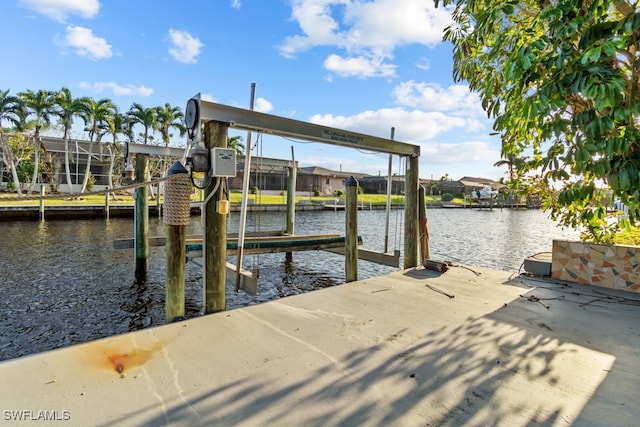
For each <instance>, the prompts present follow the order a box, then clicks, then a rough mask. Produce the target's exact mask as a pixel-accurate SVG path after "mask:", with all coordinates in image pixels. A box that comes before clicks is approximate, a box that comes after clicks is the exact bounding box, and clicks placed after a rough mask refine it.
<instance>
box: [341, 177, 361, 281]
mask: <svg viewBox="0 0 640 427" xmlns="http://www.w3.org/2000/svg"><path fill="white" fill-rule="evenodd" d="M344 185H345V187H346V196H345V197H346V201H345V221H346V224H345V230H346V231H345V236H344V237H345V240H344V249H345V252H344V274H345V278H346V281H347V282H354V281H356V280H358V181H357V180H356V179H355V178H354V177H352V176H350V177H349V179H347V180H346V181H345V183H344Z"/></svg>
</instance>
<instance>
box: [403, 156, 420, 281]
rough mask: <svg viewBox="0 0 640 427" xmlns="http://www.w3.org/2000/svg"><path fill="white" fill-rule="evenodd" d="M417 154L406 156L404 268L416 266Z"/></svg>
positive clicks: (417, 234)
mask: <svg viewBox="0 0 640 427" xmlns="http://www.w3.org/2000/svg"><path fill="white" fill-rule="evenodd" d="M418 160H419V158H418V156H409V157H408V158H407V171H406V173H405V199H404V200H405V202H404V268H405V269H406V268H413V267H417V266H418V236H419V235H420V233H419V232H418V230H419V228H418V185H419V180H418Z"/></svg>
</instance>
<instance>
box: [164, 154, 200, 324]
mask: <svg viewBox="0 0 640 427" xmlns="http://www.w3.org/2000/svg"><path fill="white" fill-rule="evenodd" d="M178 175H179V176H178ZM167 176H175V178H173V179H172V180H170V181H167V183H166V184H165V198H164V202H165V204H164V207H165V211H164V213H165V215H164V222H165V224H166V236H167V240H166V242H167V243H166V245H167V246H166V254H167V267H166V286H165V302H164V315H165V322H166V323H170V322H175V321H177V320H181V319H183V318H184V280H185V266H186V263H187V247H186V244H185V243H186V225H187V224H188V223H189V212H190V203H189V202H190V198H191V189H192V187H191V179H190V178H189V172H188V171H187V170H186V169H185V168H184V166H183V165H182V163H180V162H175V163H174V164H173V166H171V168H169V170H168V171H167ZM157 194H158V195H159V194H160V193H157Z"/></svg>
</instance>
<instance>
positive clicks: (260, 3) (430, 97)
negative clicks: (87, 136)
mask: <svg viewBox="0 0 640 427" xmlns="http://www.w3.org/2000/svg"><path fill="white" fill-rule="evenodd" d="M0 14H1V16H2V22H3V24H2V26H0V38H1V39H2V40H3V43H2V48H0V52H2V58H3V61H2V62H3V65H2V66H1V67H2V68H1V69H2V71H1V74H0V75H1V76H2V79H1V80H0V82H1V83H0V89H2V90H6V89H10V91H11V93H12V94H16V93H17V92H19V91H23V90H26V89H33V90H37V89H46V90H59V89H60V88H62V87H68V88H69V89H70V90H71V93H72V94H73V95H74V96H76V97H79V96H91V97H93V98H94V99H100V98H103V97H106V98H110V99H111V100H112V101H113V102H114V103H115V104H116V105H118V106H119V107H120V109H121V110H122V111H125V112H126V111H127V110H128V109H129V107H130V106H131V104H132V103H134V102H138V103H140V104H142V105H143V106H144V107H155V106H158V105H163V104H164V103H166V102H168V103H170V104H171V105H178V106H181V107H182V108H184V106H185V104H186V102H187V100H188V99H189V98H190V97H191V96H193V95H195V94H197V93H201V94H202V96H203V97H204V98H205V99H209V100H212V101H215V102H218V103H221V104H227V105H232V106H236V107H243V108H248V107H249V99H250V89H251V83H256V87H257V89H256V104H255V109H256V110H259V111H262V112H266V113H269V114H274V115H277V116H283V117H290V118H294V119H297V120H303V121H308V122H314V123H320V124H324V125H327V126H332V127H337V128H342V129H349V130H352V131H356V132H360V133H365V134H370V135H376V136H381V137H387V138H388V137H389V136H390V132H391V127H395V139H396V140H398V141H403V142H408V143H412V144H419V145H420V146H421V160H420V177H421V178H431V177H433V178H436V179H437V178H440V177H441V176H443V175H445V174H448V175H449V177H451V178H453V179H458V178H460V177H462V176H465V175H467V176H481V177H486V178H493V179H498V178H500V177H504V176H505V168H495V167H493V164H494V163H495V162H497V161H498V160H500V141H499V139H498V138H497V137H495V136H490V135H489V134H490V132H491V122H490V121H489V120H487V116H486V114H485V113H484V112H483V111H482V109H481V107H480V103H479V100H478V97H477V96H476V95H475V94H471V93H470V92H469V90H468V87H467V85H466V83H465V82H459V83H454V82H453V79H452V59H451V47H450V45H449V44H447V43H443V42H442V31H443V28H445V27H446V26H447V25H448V24H449V23H450V12H449V11H447V10H444V9H437V10H436V9H435V8H434V6H433V0H368V1H367V0H359V1H356V0H186V1H182V2H177V1H172V2H169V1H164V0H156V1H143V0H135V1H132V0H109V1H107V0H103V1H99V0H5V1H3V2H2V5H0ZM236 133H239V134H240V135H242V136H243V138H244V139H245V140H246V134H245V133H244V132H242V133H240V132H236ZM76 136H77V137H81V135H80V134H78V135H76ZM255 141H256V137H255V136H254V142H255ZM181 144H183V141H182V140H180V139H175V140H174V142H173V145H176V146H180V145H181ZM292 145H293V147H294V151H295V157H296V160H297V161H298V162H299V164H300V166H321V167H326V168H329V169H334V170H344V171H354V172H365V173H370V174H373V175H377V174H379V173H380V174H382V175H385V174H386V173H387V168H388V155H386V154H374V153H368V152H362V151H357V150H353V149H346V148H340V147H335V146H331V145H326V144H319V143H296V142H292V141H290V140H287V139H284V138H279V137H273V136H272V137H267V136H265V137H264V138H262V142H261V144H260V146H259V147H258V148H257V149H256V150H258V149H260V153H258V152H257V151H256V152H254V155H255V154H261V155H263V156H265V157H273V158H283V159H289V158H291V146H292ZM399 167H400V165H399V162H398V159H397V158H394V161H393V169H394V173H400V174H402V173H403V170H399Z"/></svg>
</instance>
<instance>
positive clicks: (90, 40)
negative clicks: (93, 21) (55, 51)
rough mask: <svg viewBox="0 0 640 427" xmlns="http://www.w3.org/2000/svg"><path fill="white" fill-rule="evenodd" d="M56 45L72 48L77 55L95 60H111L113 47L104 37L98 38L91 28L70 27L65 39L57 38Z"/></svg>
mask: <svg viewBox="0 0 640 427" xmlns="http://www.w3.org/2000/svg"><path fill="white" fill-rule="evenodd" d="M55 41H56V44H58V45H59V46H63V47H70V48H72V49H73V50H75V52H76V54H78V55H79V56H82V57H86V58H89V59H93V60H98V59H105V58H111V56H112V55H113V53H112V51H111V45H110V44H109V43H107V40H106V39H104V38H103V37H97V36H95V35H94V34H93V31H92V30H90V29H89V28H84V27H79V26H73V25H68V26H67V28H66V34H65V35H64V37H63V38H60V37H56V40H55Z"/></svg>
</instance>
